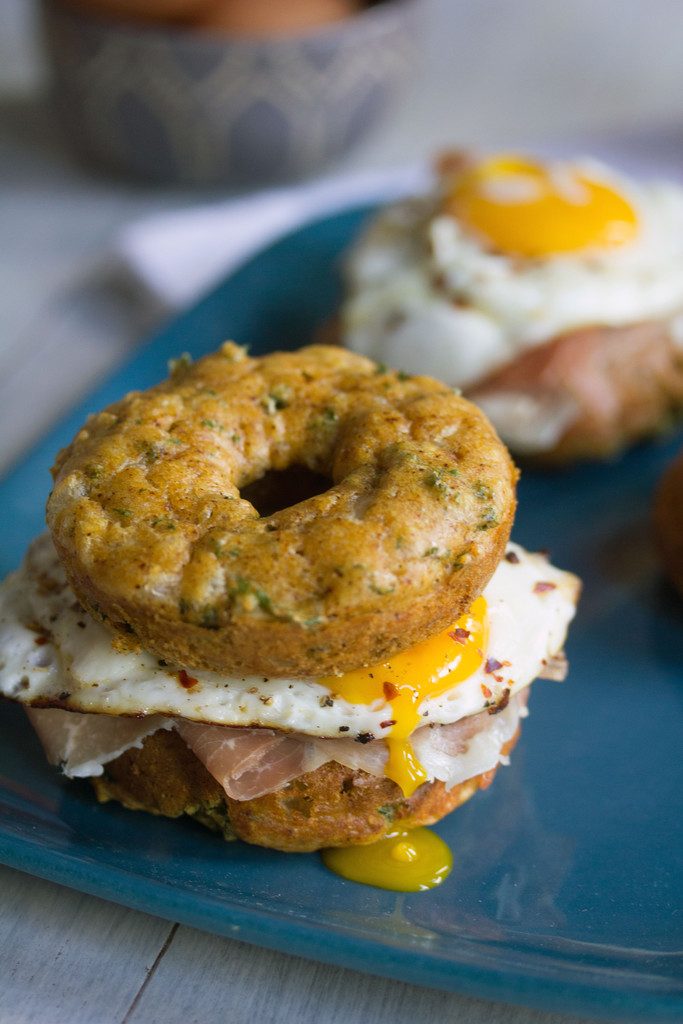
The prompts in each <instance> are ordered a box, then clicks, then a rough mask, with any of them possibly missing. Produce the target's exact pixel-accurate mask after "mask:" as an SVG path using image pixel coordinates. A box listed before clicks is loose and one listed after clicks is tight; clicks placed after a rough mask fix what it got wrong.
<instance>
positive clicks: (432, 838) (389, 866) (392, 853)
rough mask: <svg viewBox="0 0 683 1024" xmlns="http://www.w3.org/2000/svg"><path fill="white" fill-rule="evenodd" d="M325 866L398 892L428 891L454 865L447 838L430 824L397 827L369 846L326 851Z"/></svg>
mask: <svg viewBox="0 0 683 1024" xmlns="http://www.w3.org/2000/svg"><path fill="white" fill-rule="evenodd" d="M322 859H323V864H324V865H325V867H327V868H329V869H330V871H334V873H335V874H336V875H341V876H342V878H348V879H349V881H351V882H361V883H362V884H363V885H376V886H378V887H379V888H380V889H393V890H395V891H398V892H424V890H425V889H433V888H434V887H435V886H437V885H441V883H442V882H443V880H444V878H447V877H448V875H449V874H450V872H451V868H452V867H453V856H452V854H451V851H450V850H449V848H448V847H447V846H446V844H445V843H444V841H443V840H442V839H440V838H439V837H438V836H437V835H436V834H435V833H434V832H430V831H429V829H427V828H416V829H412V830H411V831H410V832H404V831H396V832H392V833H391V835H388V836H386V837H385V838H384V839H380V840H378V842H376V843H371V844H370V845H369V846H344V847H341V848H339V849H330V850H323V851H322Z"/></svg>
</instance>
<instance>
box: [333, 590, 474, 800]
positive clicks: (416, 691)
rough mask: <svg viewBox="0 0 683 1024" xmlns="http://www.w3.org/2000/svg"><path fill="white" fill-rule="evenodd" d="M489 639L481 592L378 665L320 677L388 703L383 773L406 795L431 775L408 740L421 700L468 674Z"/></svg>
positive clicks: (362, 699)
mask: <svg viewBox="0 0 683 1024" xmlns="http://www.w3.org/2000/svg"><path fill="white" fill-rule="evenodd" d="M487 643H488V611H487V605H486V599H485V598H484V597H478V598H477V599H476V600H475V601H474V603H473V604H472V607H471V608H470V610H469V612H467V613H466V614H465V615H461V617H460V618H459V619H458V621H457V622H456V623H455V624H454V625H452V626H449V627H448V629H445V630H443V632H441V633H438V634H437V635H436V636H433V637H430V639H429V640H424V641H423V642H422V643H419V644H415V645H414V646H413V647H409V648H408V650H407V651H401V653H400V654H397V655H395V657H393V658H391V659H390V660H389V661H385V662H382V663H381V664H379V665H372V666H370V668H361V669H356V670H355V671H353V672H347V673H345V674H344V675H342V676H339V677H336V676H328V677H327V678H325V679H322V680H320V682H321V683H323V685H325V686H327V687H329V689H330V690H331V691H332V692H333V693H335V694H336V695H337V696H339V697H342V698H343V699H344V700H346V701H348V702H349V703H350V704H374V703H376V702H377V703H378V704H379V705H380V706H381V704H382V703H385V704H386V705H387V716H386V719H385V722H386V723H387V725H386V728H387V729H388V732H386V733H385V734H384V740H385V742H386V745H387V750H388V758H387V764H386V767H385V771H384V773H385V775H386V776H387V778H390V779H392V780H393V781H394V782H396V783H397V784H398V785H399V786H400V787H401V790H402V791H403V794H404V796H406V797H409V796H411V795H412V794H413V793H414V792H415V790H416V789H417V788H418V786H420V785H421V784H422V783H423V782H426V780H427V775H426V772H425V770H424V768H423V767H422V765H421V764H420V762H419V761H418V759H417V757H416V756H415V752H414V750H413V748H412V745H411V743H410V734H411V733H412V732H413V731H414V730H415V729H416V728H417V727H418V726H419V725H420V724H422V718H421V715H420V706H421V704H422V702H423V701H424V700H425V698H427V697H438V696H440V695H441V694H443V693H446V691H447V690H451V689H452V688H453V687H454V686H457V685H458V683H462V682H463V681H464V680H465V679H469V677H470V676H471V675H472V674H473V673H474V672H476V671H477V669H478V668H479V666H480V665H481V664H482V662H483V660H484V657H485V652H486V647H487Z"/></svg>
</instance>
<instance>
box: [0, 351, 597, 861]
mask: <svg viewBox="0 0 683 1024" xmlns="http://www.w3.org/2000/svg"><path fill="white" fill-rule="evenodd" d="M54 476H55V487H54V490H53V493H52V496H51V498H50V502H49V508H48V519H49V524H50V529H51V534H52V537H51V538H50V537H48V536H45V537H43V538H41V539H39V540H38V541H37V542H36V543H35V544H34V545H33V547H32V548H31V549H30V551H29V553H28V555H27V557H26V560H25V562H24V565H23V567H22V568H21V569H20V570H19V572H18V573H15V574H13V575H12V576H10V577H8V579H7V580H6V581H5V583H4V584H3V586H2V591H1V593H0V643H1V644H2V647H3V650H4V665H3V667H2V670H0V688H1V691H2V693H3V694H4V695H5V696H6V697H9V698H10V699H12V700H16V701H19V702H21V703H23V704H24V705H26V706H27V707H28V708H29V714H30V717H31V720H32V722H33V724H34V726H35V728H36V730H37V731H38V734H39V736H40V738H41V740H42V742H43V744H44V747H45V750H46V752H47V754H48V757H49V759H50V761H51V762H52V763H54V764H59V765H60V766H61V767H62V769H63V770H64V771H65V773H66V774H67V775H69V776H73V777H86V778H92V779H93V782H94V785H95V788H96V790H97V792H98V795H99V797H100V799H103V800H108V799H115V800H119V801H120V802H121V803H123V804H124V805H125V806H127V807H130V808H134V809H143V810H146V811H150V812H152V813H156V814H164V815H168V816H171V817H177V816H180V815H182V814H187V815H191V816H192V817H194V818H196V819H197V820H198V821H200V822H201V823H203V824H205V825H208V826H210V827H212V828H214V829H217V830H218V831H220V832H222V834H223V835H224V836H226V838H227V837H234V836H238V837H240V838H243V839H245V840H247V841H248V842H251V843H256V844H259V845H263V846H267V847H272V848H275V849H281V850H293V851H306V850H314V849H318V848H320V847H334V846H345V845H349V844H363V843H368V842H372V841H375V840H379V839H382V838H383V837H384V836H386V835H387V834H388V833H391V832H392V830H395V829H396V827H397V826H399V827H400V826H402V825H405V826H410V827H414V826H416V825H420V824H426V823H430V822H433V821H436V820H438V819H439V818H441V817H442V816H443V815H444V814H446V813H447V812H448V811H449V810H451V809H453V808H454V807H455V806H457V805H458V804H460V803H462V802H463V800H465V799H467V798H468V797H469V796H471V795H472V794H473V793H474V792H476V790H477V789H478V788H480V787H481V786H482V785H486V784H488V782H490V779H491V774H492V772H494V771H495V769H496V768H497V766H498V765H499V764H500V763H501V761H503V762H505V760H506V758H507V753H508V751H509V750H510V749H511V746H512V745H513V744H514V742H515V740H516V738H517V735H518V731H519V725H520V720H521V718H523V717H524V715H525V707H526V696H527V687H528V685H529V684H530V683H531V682H532V680H533V679H534V678H536V677H538V676H545V677H549V678H561V677H563V675H564V672H565V670H566V664H565V662H564V659H563V656H562V648H563V643H564V639H565V635H566V631H567V627H568V624H569V622H570V620H571V618H572V616H573V614H574V610H575V604H576V600H577V596H578V589H579V583H578V580H577V579H576V577H574V576H572V575H571V574H569V573H566V572H563V571H561V570H559V569H556V568H554V567H553V566H552V565H550V563H549V562H548V560H547V558H546V557H545V556H544V555H540V554H530V553H528V552H526V551H525V550H524V549H522V548H521V547H519V546H518V545H515V544H512V543H511V542H509V540H508V538H509V533H510V527H511V525H512V518H513V514H514V506H515V497H514V484H515V480H516V470H515V469H514V466H513V465H512V463H511V461H510V459H509V456H508V454H507V452H506V450H505V448H504V446H503V445H502V444H501V442H500V441H499V439H498V438H497V436H496V434H495V432H494V431H493V429H492V428H491V426H490V425H489V424H488V422H487V420H486V418H485V417H484V416H483V414H482V413H481V412H479V411H478V410H477V409H476V408H475V407H474V406H473V405H472V404H471V403H469V402H468V401H466V400H465V399H463V398H461V397H460V396H458V395H456V394H455V393H454V392H453V390H452V389H451V388H449V387H447V386H446V385H443V384H440V383H439V382H437V381H435V380H432V379H430V378H426V377H408V376H407V375H406V374H405V373H398V372H395V371H389V370H386V368H384V367H383V366H380V365H377V364H376V363H374V362H372V361H371V360H368V359H366V358H364V357H362V356H358V355H355V354H353V353H350V352H347V351H345V350H343V349H340V348H335V347H324V346H312V347H310V348H307V349H302V350H300V351H298V352H294V353H274V354H271V355H269V356H265V357H262V358H260V359H256V358H250V357H248V356H247V355H246V353H245V352H244V350H242V349H240V348H239V347H237V346H235V345H233V344H226V345H225V346H223V348H222V349H221V350H219V352H218V353H216V354H215V355H213V356H209V357H206V358H204V359H202V360H199V361H198V362H196V363H191V362H189V361H188V360H187V359H181V360H179V361H178V362H177V363H176V364H175V366H174V367H173V370H172V373H171V377H170V378H169V380H168V381H166V382H164V383H162V384H160V385H157V386H156V387H155V388H152V389H150V390H149V391H147V392H142V393H133V394H131V395H129V396H127V397H126V398H124V399H122V400H121V401H120V402H118V403H116V404H115V405H113V406H110V407H109V408H108V409H106V410H104V411H103V412H101V413H99V414H97V415H95V416H93V417H91V418H90V419H89V420H88V421H87V422H86V424H85V425H84V427H83V429H82V430H81V431H80V432H79V434H78V435H77V436H76V438H75V439H74V441H73V442H72V444H71V445H70V446H69V447H68V448H66V449H65V450H64V451H63V452H61V453H60V454H59V456H58V458H57V462H56V465H55V469H54ZM254 488H256V490H255V489H254ZM259 488H260V490H259Z"/></svg>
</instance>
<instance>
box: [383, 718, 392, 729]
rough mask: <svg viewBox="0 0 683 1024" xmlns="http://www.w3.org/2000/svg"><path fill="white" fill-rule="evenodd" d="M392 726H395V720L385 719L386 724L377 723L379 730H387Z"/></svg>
mask: <svg viewBox="0 0 683 1024" xmlns="http://www.w3.org/2000/svg"><path fill="white" fill-rule="evenodd" d="M392 725H396V719H395V718H387V720H386V722H380V723H379V727H380V729H389V728H390V727H391V726H392Z"/></svg>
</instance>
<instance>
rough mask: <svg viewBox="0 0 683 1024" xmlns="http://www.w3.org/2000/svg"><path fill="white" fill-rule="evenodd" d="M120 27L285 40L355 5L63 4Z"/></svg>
mask: <svg viewBox="0 0 683 1024" xmlns="http://www.w3.org/2000/svg"><path fill="white" fill-rule="evenodd" d="M64 2H66V3H67V4H68V6H70V7H73V8H75V9H76V10H79V11H83V12H85V13H87V14H95V15H98V16H103V17H107V18H115V19H116V20H118V21H125V20H130V21H139V22H143V23H144V22H148V23H152V24H164V23H168V24H178V25H186V26H187V27H189V28H197V29H206V30H209V31H216V32H225V33H227V34H229V35H253V36H260V35H281V34H282V35H289V34H294V33H297V32H306V31H308V30H310V29H315V28H320V27H322V26H324V25H329V24H332V23H334V22H335V21H341V20H343V19H344V18H348V17H351V16H352V15H353V14H355V13H356V12H357V11H358V9H359V8H360V7H361V4H360V2H358V0H288V2H287V3H273V2H272V0H64Z"/></svg>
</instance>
